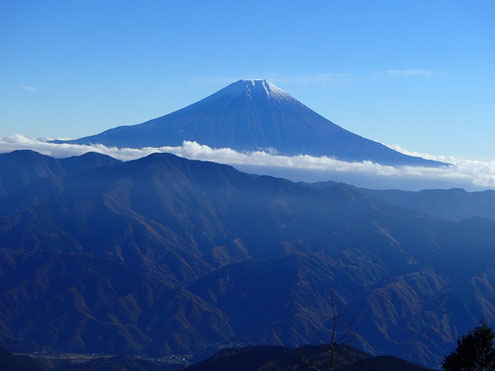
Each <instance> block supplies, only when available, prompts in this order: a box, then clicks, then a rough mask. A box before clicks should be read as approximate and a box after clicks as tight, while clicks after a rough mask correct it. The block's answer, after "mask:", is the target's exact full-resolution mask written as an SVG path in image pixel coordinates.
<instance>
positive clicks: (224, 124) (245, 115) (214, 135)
mask: <svg viewBox="0 0 495 371" xmlns="http://www.w3.org/2000/svg"><path fill="white" fill-rule="evenodd" d="M184 141H195V142H197V143H199V144H204V145H207V146H210V147H213V148H231V149H234V150H237V151H256V150H264V151H269V152H272V151H275V152H276V153H279V154H283V155H300V154H307V155H312V156H328V157H332V158H336V159H339V160H344V161H350V162H362V161H372V162H375V163H380V164H385V165H394V166H401V165H410V166H426V167H437V166H442V165H446V164H444V163H441V162H437V161H432V160H425V159H422V158H419V157H414V156H407V155H405V154H402V153H399V152H397V151H394V150H392V149H390V148H388V147H386V146H384V145H382V144H380V143H378V142H375V141H372V140H368V139H366V138H363V137H361V136H359V135H356V134H353V133H351V132H349V131H347V130H345V129H343V128H341V127H340V126H338V125H335V124H334V123H332V122H330V121H329V120H327V119H325V118H324V117H322V116H320V115H319V114H317V113H316V112H314V111H312V110H311V109H309V108H308V107H306V106H305V105H304V104H302V103H300V102H299V101H297V100H296V99H294V98H293V97H291V96H290V95H289V94H287V93H286V92H284V91H283V90H281V89H280V88H278V87H276V86H275V85H273V84H272V83H270V82H268V81H266V80H239V81H237V82H235V83H233V84H231V85H229V86H227V87H225V88H224V89H222V90H220V91H218V92H216V93H214V94H212V95H210V96H209V97H207V98H205V99H203V100H201V101H199V102H197V103H194V104H191V105H189V106H187V107H185V108H183V109H180V110H178V111H175V112H173V113H170V114H168V115H165V116H162V117H159V118H156V119H154V120H150V121H147V122H145V123H143V124H139V125H132V126H119V127H116V128H114V129H110V130H106V131H104V132H102V133H100V134H97V135H92V136H89V137H84V138H80V139H76V140H72V141H67V142H68V143H77V144H96V143H100V144H104V145H106V146H117V147H131V148H142V147H162V146H180V145H182V143H183V142H184ZM58 142H63V141H58Z"/></svg>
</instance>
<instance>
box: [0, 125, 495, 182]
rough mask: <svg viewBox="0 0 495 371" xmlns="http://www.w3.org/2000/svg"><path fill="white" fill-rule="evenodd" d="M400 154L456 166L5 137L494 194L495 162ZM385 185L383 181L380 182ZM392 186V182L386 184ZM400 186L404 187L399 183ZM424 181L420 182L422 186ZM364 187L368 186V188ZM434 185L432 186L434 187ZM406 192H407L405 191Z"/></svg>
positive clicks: (20, 143) (42, 148) (44, 146)
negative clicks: (137, 147)
mask: <svg viewBox="0 0 495 371" xmlns="http://www.w3.org/2000/svg"><path fill="white" fill-rule="evenodd" d="M391 147H393V148H394V149H395V150H398V151H400V152H403V153H406V154H409V155H415V156H421V157H424V158H429V159H432V160H438V161H442V162H448V163H450V164H452V166H448V167H442V168H426V167H411V166H402V167H393V166H386V165H380V164H376V163H373V162H370V161H364V162H345V161H339V160H335V159H333V158H329V157H325V156H323V157H315V156H309V155H298V156H282V155H277V154H273V153H269V152H266V151H254V152H249V153H241V152H238V151H235V150H233V149H230V148H219V149H215V148H211V147H208V146H206V145H201V144H198V143H196V142H190V141H185V142H184V143H183V144H182V146H177V147H170V146H165V147H159V148H153V147H147V148H142V149H135V148H116V147H106V146H104V145H77V144H67V143H64V144H55V143H50V142H49V141H48V138H38V139H32V138H27V137H24V136H22V135H14V136H11V137H0V153H5V152H11V151H14V150H20V149H31V150H34V151H37V152H40V153H42V154H45V155H49V156H52V157H57V158H62V157H69V156H74V155H81V154H84V153H86V152H98V153H102V154H106V155H109V156H112V157H114V158H117V159H120V160H123V161H128V160H133V159H137V158H140V157H144V156H147V155H149V154H151V153H156V152H164V153H165V152H166V153H173V154H175V155H178V156H181V157H185V158H189V159H196V160H206V161H214V162H218V163H224V164H230V165H233V166H236V167H238V168H240V169H243V170H249V169H251V170H252V171H253V172H256V173H262V174H273V175H281V176H282V175H283V176H285V177H287V178H290V179H292V180H306V181H308V180H340V181H345V180H349V179H351V180H350V182H353V179H355V181H354V184H356V185H360V186H369V184H376V185H377V186H376V187H379V188H384V187H385V188H387V187H391V186H390V185H389V186H387V184H405V185H407V184H410V183H411V184H412V183H415V184H418V185H417V186H415V188H418V187H421V188H432V187H434V186H436V187H444V188H448V187H454V186H456V187H457V186H462V187H464V188H468V189H469V188H471V189H478V188H480V189H481V188H492V187H495V161H480V160H465V159H458V158H455V157H452V156H431V155H428V154H424V153H414V152H408V151H406V150H404V149H403V148H400V147H399V146H391ZM378 180H380V181H378ZM387 180H389V181H388V182H387ZM397 181H400V182H402V183H400V182H399V183H397ZM418 181H419V182H418ZM363 182H364V183H363ZM429 185H430V186H429ZM403 188H407V186H405V187H403Z"/></svg>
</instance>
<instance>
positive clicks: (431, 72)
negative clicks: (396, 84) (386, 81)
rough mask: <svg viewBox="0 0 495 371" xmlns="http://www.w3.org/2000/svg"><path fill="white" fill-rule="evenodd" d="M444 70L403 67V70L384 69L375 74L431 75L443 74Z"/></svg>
mask: <svg viewBox="0 0 495 371" xmlns="http://www.w3.org/2000/svg"><path fill="white" fill-rule="evenodd" d="M444 73H445V71H439V70H425V69H414V68H413V69H405V70H386V71H380V72H378V73H377V74H376V76H377V77H413V76H420V77H432V76H435V75H441V74H444Z"/></svg>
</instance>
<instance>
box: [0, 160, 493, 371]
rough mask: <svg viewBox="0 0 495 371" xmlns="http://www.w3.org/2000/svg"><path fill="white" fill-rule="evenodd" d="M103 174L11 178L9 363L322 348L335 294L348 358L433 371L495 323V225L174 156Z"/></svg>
mask: <svg viewBox="0 0 495 371" xmlns="http://www.w3.org/2000/svg"><path fill="white" fill-rule="evenodd" d="M18 155H19V154H18V153H15V152H14V153H12V154H6V155H2V157H0V160H1V161H3V160H5V159H6V158H7V161H10V160H11V159H9V156H11V157H16V156H18ZM30 155H31V156H35V155H33V154H30ZM44 161H48V162H50V161H52V160H51V159H44ZM59 161H61V160H56V161H55V163H59ZM72 161H75V162H77V161H78V160H77V158H76V159H73V160H72ZM22 163H23V164H26V165H25V166H26V168H30V166H31V165H30V162H28V161H25V162H22ZM97 163H98V164H99V165H101V162H100V161H97ZM93 164H94V162H93ZM99 165H98V166H86V167H84V169H81V168H80V169H79V170H77V171H69V170H67V168H66V169H65V170H63V171H60V172H56V171H52V173H53V174H52V173H50V172H48V171H46V172H45V173H35V174H37V175H35V176H32V178H30V179H32V180H26V178H24V177H18V179H19V180H18V181H17V183H16V182H14V181H13V180H12V181H11V183H10V185H9V188H8V189H11V191H5V194H4V195H3V196H1V197H0V215H1V217H0V313H1V316H0V343H3V344H5V345H6V346H7V348H8V349H10V350H39V349H47V350H52V351H70V352H103V353H110V354H115V353H126V354H148V355H171V354H193V355H194V356H196V357H197V358H196V359H199V358H201V357H205V356H206V355H209V354H212V353H213V352H214V351H216V350H217V349H219V348H220V347H225V346H232V345H233V344H236V345H243V344H245V345H247V344H274V345H285V346H299V345H301V344H308V343H315V342H317V341H318V339H319V338H320V339H328V338H329V331H330V328H329V326H328V323H327V321H326V320H325V317H324V316H323V315H322V313H323V312H325V311H328V310H329V308H330V299H329V298H330V294H331V292H334V293H335V295H336V298H337V306H338V308H339V309H341V310H345V312H346V321H347V320H348V321H351V320H352V321H353V323H354V325H353V329H354V331H355V333H356V337H355V342H354V343H353V345H354V346H356V347H360V348H361V349H364V350H366V351H368V352H371V353H373V354H376V355H381V354H391V355H395V356H400V357H402V358H405V359H409V360H413V361H415V362H419V363H422V364H424V365H430V366H437V365H438V362H439V360H440V359H441V358H442V356H443V355H444V354H446V353H447V352H449V351H450V350H451V349H452V348H453V347H454V344H455V340H456V338H457V336H458V335H459V334H461V333H463V332H465V331H466V330H467V329H469V328H470V327H472V326H474V325H476V324H477V322H478V321H479V320H481V319H483V320H485V321H486V322H487V323H488V324H490V323H493V322H495V309H494V307H493V305H492V303H493V302H495V287H494V284H495V250H494V248H495V220H492V219H489V218H481V217H474V218H470V219H465V220H462V221H457V222H453V221H450V220H442V219H441V218H438V217H434V216H432V215H427V214H426V213H424V212H423V211H424V210H419V211H418V210H411V209H408V208H406V207H404V206H406V205H402V206H397V205H393V204H391V203H390V202H389V201H386V200H384V199H383V197H380V198H378V197H376V195H374V194H373V193H372V192H369V191H367V190H361V189H358V188H355V187H353V186H348V185H345V184H338V183H332V184H327V185H326V186H322V185H321V184H320V185H312V184H304V183H292V182H289V181H287V180H284V179H278V178H272V177H267V176H255V175H249V174H245V173H242V172H239V171H237V170H235V169H234V168H232V167H230V166H225V165H219V164H215V163H209V162H201V161H190V160H186V159H182V158H179V157H176V156H173V155H169V154H154V155H151V156H148V157H146V158H142V159H139V160H135V161H129V162H124V163H121V162H117V161H112V160H108V164H107V165H106V166H99ZM1 166H3V165H2V163H1V162H0V167H1ZM26 168H23V167H22V165H20V166H19V167H18V168H17V171H18V173H19V174H22V173H23V172H24V173H26V172H27V170H26ZM50 169H51V168H50ZM40 174H41V175H40ZM475 214H476V213H474V214H473V215H475ZM449 219H452V218H449Z"/></svg>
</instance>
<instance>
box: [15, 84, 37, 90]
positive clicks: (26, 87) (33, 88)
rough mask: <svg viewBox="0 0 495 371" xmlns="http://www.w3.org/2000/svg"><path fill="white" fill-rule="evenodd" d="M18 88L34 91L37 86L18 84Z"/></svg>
mask: <svg viewBox="0 0 495 371" xmlns="http://www.w3.org/2000/svg"><path fill="white" fill-rule="evenodd" d="M19 89H22V90H25V91H36V90H38V88H35V87H34V86H27V85H25V86H19Z"/></svg>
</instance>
